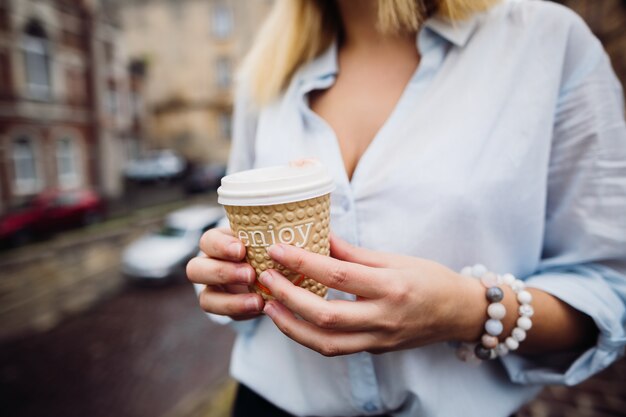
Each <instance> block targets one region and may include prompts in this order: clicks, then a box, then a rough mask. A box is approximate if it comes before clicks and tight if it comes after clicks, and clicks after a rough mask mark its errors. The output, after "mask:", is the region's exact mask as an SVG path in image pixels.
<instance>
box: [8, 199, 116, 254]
mask: <svg viewBox="0 0 626 417" xmlns="http://www.w3.org/2000/svg"><path fill="white" fill-rule="evenodd" d="M103 216H104V202H103V200H102V199H101V198H100V196H98V194H96V193H95V192H93V191H91V190H71V191H56V190H55V191H51V190H49V191H44V192H43V193H41V194H39V195H37V196H35V197H33V198H32V199H30V200H29V201H27V202H26V203H24V204H23V205H22V206H21V207H18V208H16V209H14V210H10V211H9V212H8V213H6V214H5V215H4V216H2V217H1V218H0V241H1V242H2V243H4V244H5V245H6V244H9V245H13V246H14V245H20V244H23V243H25V242H27V241H29V240H31V239H32V238H33V237H41V236H45V235H48V234H51V233H54V232H57V231H59V230H63V229H68V228H71V227H76V226H84V225H88V224H92V223H95V222H98V221H99V220H101V219H102V217H103Z"/></svg>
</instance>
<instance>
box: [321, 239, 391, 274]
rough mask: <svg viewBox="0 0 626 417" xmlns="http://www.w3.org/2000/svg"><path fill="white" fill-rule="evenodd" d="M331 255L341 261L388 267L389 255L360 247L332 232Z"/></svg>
mask: <svg viewBox="0 0 626 417" xmlns="http://www.w3.org/2000/svg"><path fill="white" fill-rule="evenodd" d="M330 256H332V257H333V258H335V259H339V260H341V261H346V262H352V263H357V264H361V265H366V266H371V267H374V268H387V267H388V266H389V262H388V260H387V255H386V254H385V253H383V252H377V251H373V250H370V249H364V248H359V247H357V246H354V245H351V244H349V243H348V242H346V241H345V240H343V239H341V238H340V237H339V236H337V235H336V234H335V233H332V232H331V233H330Z"/></svg>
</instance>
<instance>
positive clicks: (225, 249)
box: [200, 228, 246, 261]
mask: <svg viewBox="0 0 626 417" xmlns="http://www.w3.org/2000/svg"><path fill="white" fill-rule="evenodd" d="M200 250H201V251H202V252H204V253H205V254H206V255H207V256H208V257H209V258H216V259H223V260H226V261H241V260H243V257H244V256H245V255H246V248H245V246H244V245H243V243H241V241H240V240H239V239H237V238H236V237H235V236H233V234H232V232H231V231H230V230H229V229H226V228H217V229H210V230H208V231H207V232H206V233H204V234H203V235H202V237H201V238H200Z"/></svg>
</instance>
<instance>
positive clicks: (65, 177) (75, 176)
mask: <svg viewBox="0 0 626 417" xmlns="http://www.w3.org/2000/svg"><path fill="white" fill-rule="evenodd" d="M56 156H57V175H58V179H59V186H61V188H71V187H76V186H78V185H80V176H79V172H78V164H77V156H78V155H77V152H76V144H75V142H74V141H73V140H72V139H70V138H61V139H59V140H58V141H57V150H56Z"/></svg>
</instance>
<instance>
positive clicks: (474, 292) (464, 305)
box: [451, 274, 489, 343]
mask: <svg viewBox="0 0 626 417" xmlns="http://www.w3.org/2000/svg"><path fill="white" fill-rule="evenodd" d="M458 277H459V279H458V286H457V294H458V296H457V297H455V299H457V300H458V302H457V303H456V304H457V305H456V306H454V309H455V310H454V313H455V314H454V315H453V319H452V323H454V325H453V329H452V332H451V340H452V341H455V342H465V343H474V342H477V341H478V340H480V337H481V336H482V334H483V333H484V332H485V329H484V325H485V317H486V315H487V313H486V312H487V306H488V305H489V303H488V302H487V299H486V298H485V288H484V287H483V285H482V284H481V283H480V281H479V280H477V279H475V278H471V277H467V276H464V275H461V274H458Z"/></svg>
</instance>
